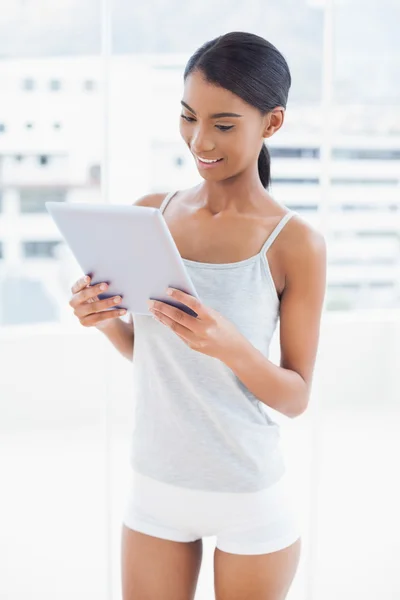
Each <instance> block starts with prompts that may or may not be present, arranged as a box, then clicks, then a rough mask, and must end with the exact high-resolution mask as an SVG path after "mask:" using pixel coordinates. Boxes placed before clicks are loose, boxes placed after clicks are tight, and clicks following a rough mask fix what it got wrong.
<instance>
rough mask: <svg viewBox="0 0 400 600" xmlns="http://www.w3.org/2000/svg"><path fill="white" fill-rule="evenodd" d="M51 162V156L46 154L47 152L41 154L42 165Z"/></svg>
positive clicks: (40, 161)
mask: <svg viewBox="0 0 400 600" xmlns="http://www.w3.org/2000/svg"><path fill="white" fill-rule="evenodd" d="M49 162H50V157H49V156H46V155H45V154H42V155H41V156H39V164H40V165H42V166H43V165H48V164H49Z"/></svg>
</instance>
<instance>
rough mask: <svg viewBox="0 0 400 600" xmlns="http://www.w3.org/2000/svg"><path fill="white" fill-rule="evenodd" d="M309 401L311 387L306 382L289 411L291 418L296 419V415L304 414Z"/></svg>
mask: <svg viewBox="0 0 400 600" xmlns="http://www.w3.org/2000/svg"><path fill="white" fill-rule="evenodd" d="M303 381H304V380H303ZM309 401H310V388H309V386H307V384H306V382H304V386H303V389H302V393H301V394H299V396H298V397H297V398H296V401H295V402H293V403H292V404H291V406H290V410H289V411H288V413H287V416H288V417H289V418H290V419H295V418H296V417H300V416H301V415H302V414H304V413H305V412H306V410H307V408H308V404H309Z"/></svg>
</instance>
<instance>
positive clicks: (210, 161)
mask: <svg viewBox="0 0 400 600" xmlns="http://www.w3.org/2000/svg"><path fill="white" fill-rule="evenodd" d="M197 158H198V159H199V160H200V161H201V162H205V163H215V162H218V161H219V160H221V159H220V158H216V159H215V160H206V159H205V158H200V156H198V157H197Z"/></svg>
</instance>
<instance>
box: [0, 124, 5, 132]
mask: <svg viewBox="0 0 400 600" xmlns="http://www.w3.org/2000/svg"><path fill="white" fill-rule="evenodd" d="M5 130H6V126H5V125H4V123H0V133H4V132H5Z"/></svg>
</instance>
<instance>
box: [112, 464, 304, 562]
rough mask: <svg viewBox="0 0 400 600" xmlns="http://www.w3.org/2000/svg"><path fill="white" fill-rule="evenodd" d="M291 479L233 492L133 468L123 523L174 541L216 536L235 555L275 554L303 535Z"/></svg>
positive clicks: (225, 548) (218, 544)
mask: <svg viewBox="0 0 400 600" xmlns="http://www.w3.org/2000/svg"><path fill="white" fill-rule="evenodd" d="M287 478H288V476H287V474H285V475H284V476H283V477H282V478H281V479H280V480H279V481H278V482H277V483H275V484H274V485H272V486H270V487H268V488H266V489H264V490H261V491H258V492H249V493H242V492H241V493H230V492H209V491H199V490H191V489H189V488H183V487H177V486H175V485H170V484H168V483H164V482H160V481H157V480H155V479H153V478H151V477H147V476H145V475H142V474H140V473H138V472H136V471H133V472H132V483H131V488H130V492H129V495H128V500H127V503H126V508H125V513H124V518H123V521H124V524H125V525H126V526H127V527H128V528H130V529H134V530H136V531H139V532H141V533H146V534H148V535H152V536H155V537H159V538H162V539H165V540H172V541H175V542H193V541H195V540H198V539H200V538H203V537H208V536H216V537H217V543H216V546H217V548H219V549H220V550H223V551H224V552H230V553H233V554H264V553H269V552H276V551H277V550H281V549H282V548H286V547H287V546H290V545H291V544H293V543H294V542H295V541H296V540H297V539H298V538H300V536H301V527H300V524H299V519H298V516H297V514H296V511H295V509H294V508H295V506H294V505H295V502H296V499H294V498H293V495H292V491H291V489H290V487H289V486H288V483H289V482H288V479H287Z"/></svg>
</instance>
